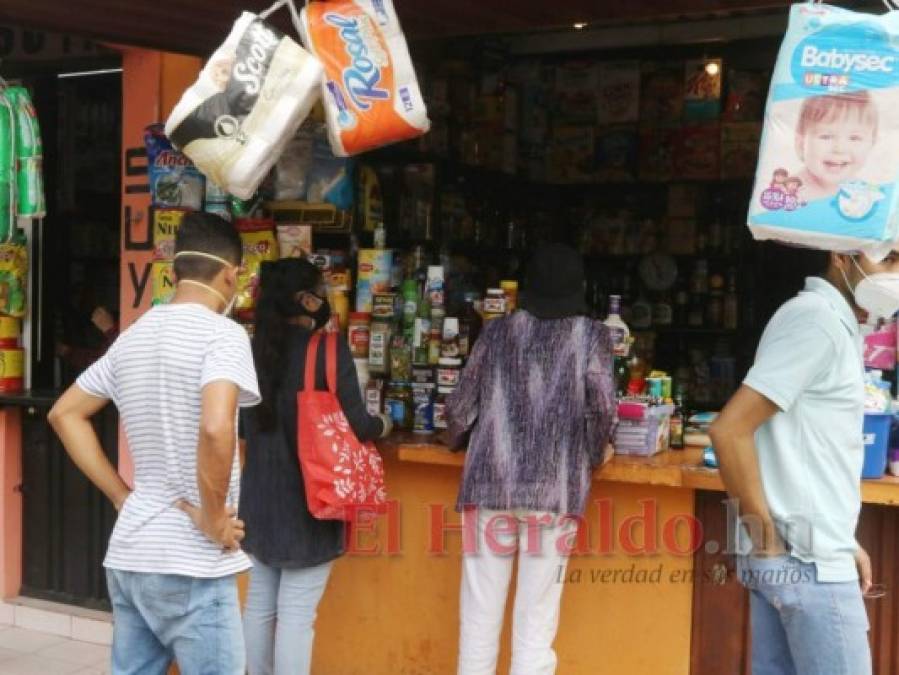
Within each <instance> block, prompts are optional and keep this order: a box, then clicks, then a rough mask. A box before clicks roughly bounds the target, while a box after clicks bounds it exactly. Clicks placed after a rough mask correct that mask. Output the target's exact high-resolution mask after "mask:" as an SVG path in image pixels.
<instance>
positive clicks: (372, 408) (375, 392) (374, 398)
mask: <svg viewBox="0 0 899 675" xmlns="http://www.w3.org/2000/svg"><path fill="white" fill-rule="evenodd" d="M383 404H384V380H373V379H372V380H369V381H368V384H367V385H365V411H366V412H367V413H368V414H369V415H380V414H381V413H382V412H384V405H383Z"/></svg>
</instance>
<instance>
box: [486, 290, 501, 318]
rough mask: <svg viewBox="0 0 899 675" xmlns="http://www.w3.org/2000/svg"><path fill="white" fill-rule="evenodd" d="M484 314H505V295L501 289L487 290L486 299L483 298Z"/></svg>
mask: <svg viewBox="0 0 899 675" xmlns="http://www.w3.org/2000/svg"><path fill="white" fill-rule="evenodd" d="M484 313H485V314H505V313H506V294H505V292H504V291H503V290H502V289H501V288H489V289H487V297H486V298H484Z"/></svg>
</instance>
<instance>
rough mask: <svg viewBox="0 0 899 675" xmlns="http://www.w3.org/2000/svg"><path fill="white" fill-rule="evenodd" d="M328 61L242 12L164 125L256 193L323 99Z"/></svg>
mask: <svg viewBox="0 0 899 675" xmlns="http://www.w3.org/2000/svg"><path fill="white" fill-rule="evenodd" d="M321 80H322V67H321V64H320V63H319V62H318V60H317V59H315V58H314V57H312V56H311V55H310V54H309V53H308V52H307V51H306V50H304V49H303V48H302V47H300V46H299V45H298V44H297V43H296V42H294V41H293V40H291V39H290V38H289V37H286V36H284V35H282V34H281V33H279V32H278V31H276V30H274V29H272V28H270V27H269V26H268V25H266V24H265V23H264V22H263V21H262V20H260V19H259V17H257V16H256V15H255V14H251V13H250V12H244V13H243V14H242V15H241V17H240V18H239V19H238V20H237V21H236V22H235V24H234V28H233V30H232V31H231V34H230V35H229V36H228V38H227V39H226V40H225V42H224V43H223V44H222V46H221V47H219V49H218V50H216V52H215V53H214V54H213V55H212V57H211V58H210V59H209V62H208V63H207V64H206V66H205V67H204V68H203V71H202V72H201V73H200V77H199V79H198V80H197V82H196V83H195V84H194V85H193V86H191V87H190V88H189V89H188V90H187V91H186V92H185V93H184V96H183V97H182V98H181V101H180V102H179V103H178V105H177V106H176V107H175V110H174V111H173V112H172V114H171V116H170V117H169V119H168V122H167V123H166V126H165V131H166V134H167V135H168V137H169V138H170V139H171V140H172V142H173V143H174V144H175V146H176V147H178V148H180V149H181V150H182V151H183V152H184V154H186V155H187V156H188V157H190V158H191V159H192V160H193V162H194V164H196V165H197V167H198V168H199V169H200V170H201V171H202V172H203V173H204V174H206V176H207V178H209V179H211V180H212V181H213V182H214V183H215V184H216V185H218V186H219V187H221V188H223V189H225V190H227V191H228V192H230V193H231V194H233V195H235V196H237V197H239V198H241V199H250V198H251V197H252V196H253V194H254V193H255V192H256V188H257V187H258V186H259V184H260V183H261V182H262V180H263V179H264V178H265V176H266V174H267V173H268V172H269V170H270V169H271V167H272V165H273V164H274V163H275V162H276V161H277V159H278V157H279V155H280V154H281V152H282V151H283V149H284V146H285V145H286V144H287V143H288V142H289V141H290V139H291V138H293V136H294V134H295V133H296V131H297V129H298V128H299V126H300V124H302V122H303V120H304V119H306V117H307V116H308V114H309V111H310V110H311V109H312V106H313V105H314V104H315V103H316V101H317V100H318V98H319V96H320V95H321V94H320V87H321Z"/></svg>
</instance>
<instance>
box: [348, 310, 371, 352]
mask: <svg viewBox="0 0 899 675" xmlns="http://www.w3.org/2000/svg"><path fill="white" fill-rule="evenodd" d="M347 342H349V343H350V352H351V353H352V354H353V358H354V359H367V358H368V345H369V343H370V342H371V314H368V313H367V312H351V313H350V324H349V327H348V329H347Z"/></svg>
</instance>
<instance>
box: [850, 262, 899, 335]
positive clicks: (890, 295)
mask: <svg viewBox="0 0 899 675" xmlns="http://www.w3.org/2000/svg"><path fill="white" fill-rule="evenodd" d="M852 261H853V262H854V263H855V266H856V267H857V268H858V271H859V272H861V273H862V277H863V278H862V280H861V281H859V282H858V285H857V286H856V287H855V289H854V290H853V291H852V295H853V296H854V297H855V302H856V303H857V304H858V306H859V307H861V308H862V309H863V310H865V311H866V312H867V313H868V321H869V322H874V321H876V320H877V319H889V318H892V316H893V315H894V314H895V313H896V312H899V274H897V273H895V272H877V273H876V274H872V275H870V276H869V275H867V274H865V272H864V271H863V270H862V268H861V267H860V266H859V264H858V261H857V260H856V259H855V258H853V259H852ZM843 279H844V280H845V281H846V285H847V286H849V280H848V278H847V277H846V273H845V272H843Z"/></svg>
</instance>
